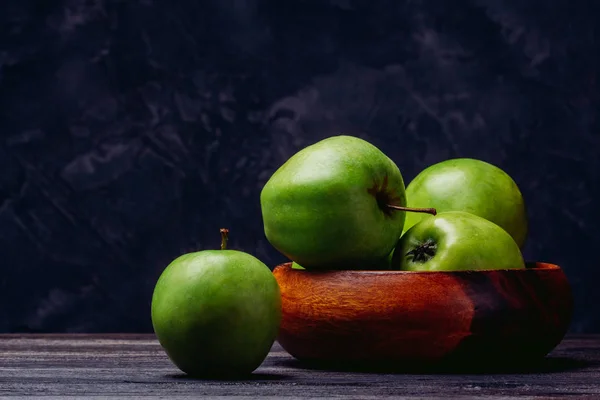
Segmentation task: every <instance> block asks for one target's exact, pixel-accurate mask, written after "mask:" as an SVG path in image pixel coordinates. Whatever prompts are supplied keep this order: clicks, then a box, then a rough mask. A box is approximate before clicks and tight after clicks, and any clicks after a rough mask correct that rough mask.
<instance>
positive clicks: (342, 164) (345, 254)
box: [260, 135, 406, 270]
mask: <svg viewBox="0 0 600 400" xmlns="http://www.w3.org/2000/svg"><path fill="white" fill-rule="evenodd" d="M260 204H261V211H262V218H263V223H264V231H265V235H266V237H267V239H268V240H269V242H270V243H271V245H272V246H273V247H275V248H276V249H277V250H278V251H279V252H281V253H282V254H284V255H285V256H286V257H288V258H289V259H290V260H292V261H295V262H296V263H298V264H299V265H301V266H303V267H304V268H305V269H307V270H309V269H373V268H379V266H380V265H382V263H385V262H386V261H387V259H386V257H387V256H388V254H389V253H390V251H391V250H392V249H393V247H394V245H395V244H396V242H397V241H398V238H399V237H400V234H401V233H402V228H403V226H404V219H405V209H404V206H405V205H406V196H405V187H404V181H403V179H402V174H401V173H400V170H399V169H398V166H397V165H396V164H395V163H394V162H393V161H392V160H391V159H390V158H389V157H387V156H386V155H385V154H384V153H383V152H382V151H381V150H379V149H378V148H377V147H375V146H374V145H372V144H371V143H369V142H367V141H365V140H363V139H360V138H357V137H353V136H347V135H340V136H333V137H329V138H327V139H324V140H321V141H319V142H317V143H315V144H312V145H310V146H308V147H305V148H303V149H302V150H300V151H299V152H297V153H296V154H294V155H293V156H292V157H291V158H290V159H288V160H287V161H286V162H285V163H284V164H283V165H282V166H281V167H279V169H277V171H275V173H274V174H273V175H272V176H271V177H270V179H269V180H268V181H267V183H266V184H265V186H264V188H263V189H262V191H261V194H260Z"/></svg>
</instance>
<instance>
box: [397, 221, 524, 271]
mask: <svg viewBox="0 0 600 400" xmlns="http://www.w3.org/2000/svg"><path fill="white" fill-rule="evenodd" d="M517 268H525V262H524V260H523V256H522V254H521V249H519V246H518V245H517V243H516V242H515V241H514V239H513V238H512V237H511V236H510V235H509V234H508V233H507V232H506V231H505V230H504V229H502V228H500V227H499V226H498V225H496V224H494V223H493V222H491V221H488V220H487V219H485V218H481V217H478V216H477V215H475V214H471V213H468V212H464V211H446V212H441V213H439V214H437V215H436V216H431V217H428V218H425V219H423V220H422V221H420V222H419V223H417V224H416V225H414V226H413V227H412V228H410V229H409V230H408V231H407V232H406V233H405V234H404V235H402V237H401V238H400V241H399V242H398V245H397V246H396V249H395V251H394V256H393V258H392V269H400V270H406V271H459V270H463V271H465V270H467V271H471V270H484V269H487V270H493V269H517Z"/></svg>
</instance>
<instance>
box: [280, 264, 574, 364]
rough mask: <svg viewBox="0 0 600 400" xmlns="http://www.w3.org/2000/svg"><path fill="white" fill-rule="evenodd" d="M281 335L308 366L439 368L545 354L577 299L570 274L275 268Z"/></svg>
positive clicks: (536, 268)
mask: <svg viewBox="0 0 600 400" xmlns="http://www.w3.org/2000/svg"><path fill="white" fill-rule="evenodd" d="M273 274H274V275H275V278H276V279H277V282H278V283H279V286H280V288H281V296H282V308H283V318H282V322H281V328H280V332H279V336H278V341H279V343H280V344H281V346H282V347H283V348H284V349H285V350H286V351H287V352H289V353H290V354H291V355H292V356H294V357H295V358H297V359H300V360H309V361H315V360H316V361H335V362H340V361H350V362H352V361H358V362H362V361H366V362H372V361H385V362H389V361H392V362H398V361H403V362H411V363H420V364H428V363H436V362H441V361H448V360H463V361H464V360H470V361H484V362H488V361H501V360H513V361H515V360H521V361H524V360H527V359H536V358H543V357H544V356H545V355H546V354H548V353H549V352H550V351H551V350H552V349H553V348H554V347H555V346H556V345H557V344H558V343H560V341H561V340H562V338H563V337H564V335H565V333H566V332H567V330H568V327H569V325H570V321H571V315H572V307H573V300H572V294H571V288H570V286H569V283H568V280H567V278H566V276H565V274H564V272H563V270H562V269H561V268H560V267H559V266H557V265H553V264H547V263H531V264H529V265H528V268H527V269H525V270H486V271H452V272H409V271H351V270H344V271H303V270H295V269H292V268H291V264H290V263H287V264H282V265H279V266H277V267H276V268H275V269H274V270H273Z"/></svg>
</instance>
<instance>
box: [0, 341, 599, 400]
mask: <svg viewBox="0 0 600 400" xmlns="http://www.w3.org/2000/svg"><path fill="white" fill-rule="evenodd" d="M0 396H23V397H28V398H30V397H33V396H44V398H47V399H50V398H64V396H77V397H95V398H107V399H108V398H124V397H126V398H136V397H146V398H147V397H154V398H169V399H184V398H191V397H198V396H206V397H207V398H236V399H241V398H256V397H257V396H260V397H261V398H269V397H271V398H282V397H285V398H286V399H296V398H298V399H299V398H336V397H343V398H345V399H346V398H347V399H353V398H361V399H370V398H373V399H375V398H376V399H387V398H406V399H410V398H422V397H428V398H449V397H452V398H460V397H482V398H488V399H502V398H515V397H522V398H552V397H572V396H574V397H577V398H585V397H590V398H592V397H596V398H597V397H600V335H578V336H568V337H567V338H566V339H565V340H564V341H563V342H562V343H561V344H560V345H559V346H558V347H557V349H556V350H555V351H554V352H553V353H552V354H551V355H550V356H549V357H548V358H547V359H546V362H545V363H543V364H542V365H541V366H540V367H538V368H536V369H534V370H532V371H527V372H526V373H523V372H502V373H488V374H475V373H469V374H453V373H449V372H445V373H435V374H434V373H428V374H426V373H422V374H416V373H365V372H351V371H320V370H313V369H308V368H306V367H304V366H302V365H301V364H299V363H298V362H296V360H294V359H293V358H292V357H291V356H290V355H289V354H287V353H286V352H285V351H284V350H283V349H282V348H281V347H280V346H279V345H278V344H277V343H276V344H275V345H274V346H273V349H272V350H271V352H270V354H269V356H268V358H267V359H266V360H265V362H264V363H263V364H262V365H261V366H260V367H259V368H258V369H257V370H256V371H255V374H253V376H252V377H251V378H249V379H244V380H238V381H218V380H193V379H189V378H187V377H185V376H184V375H183V374H182V373H181V372H180V371H179V370H178V369H177V368H176V367H174V365H173V364H172V363H171V362H170V361H169V359H168V358H167V357H166V355H165V353H164V352H163V351H162V349H161V347H160V345H159V344H158V342H157V341H156V340H155V338H154V336H153V335H130V334H114V335H100V334H98V335H89V334H78V335H0Z"/></svg>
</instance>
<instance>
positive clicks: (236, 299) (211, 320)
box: [151, 250, 282, 377]
mask: <svg viewBox="0 0 600 400" xmlns="http://www.w3.org/2000/svg"><path fill="white" fill-rule="evenodd" d="M281 313H282V310H281V294H280V291H279V285H278V283H277V281H276V279H275V277H274V276H273V274H272V272H271V271H270V270H269V268H268V267H267V266H266V265H265V264H264V263H262V262H261V261H260V260H258V259H257V258H255V257H253V256H252V255H250V254H247V253H244V252H241V251H237V250H204V251H199V252H194V253H188V254H184V255H182V256H180V257H178V258H176V259H175V260H174V261H173V262H171V263H170V264H169V265H168V266H167V267H166V268H165V270H164V271H163V273H162V274H161V276H160V277H159V279H158V281H157V283H156V286H155V289H154V293H153V296H152V305H151V315H152V325H153V328H154V332H155V333H156V336H157V338H158V341H159V343H160V344H161V345H162V347H163V348H164V350H165V352H166V353H167V355H168V356H169V358H170V359H171V361H172V362H173V363H174V364H175V365H176V366H177V367H178V368H179V369H180V370H182V371H183V372H185V373H187V374H188V375H190V376H197V377H205V376H218V377H221V376H225V377H226V376H242V375H247V374H250V373H252V371H254V370H255V369H256V368H257V367H258V366H259V365H260V364H261V363H262V362H263V361H264V359H265V358H266V356H267V354H268V352H269V350H270V348H271V346H272V345H273V343H274V341H275V339H276V336H277V333H278V331H279V325H280V323H281Z"/></svg>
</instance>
